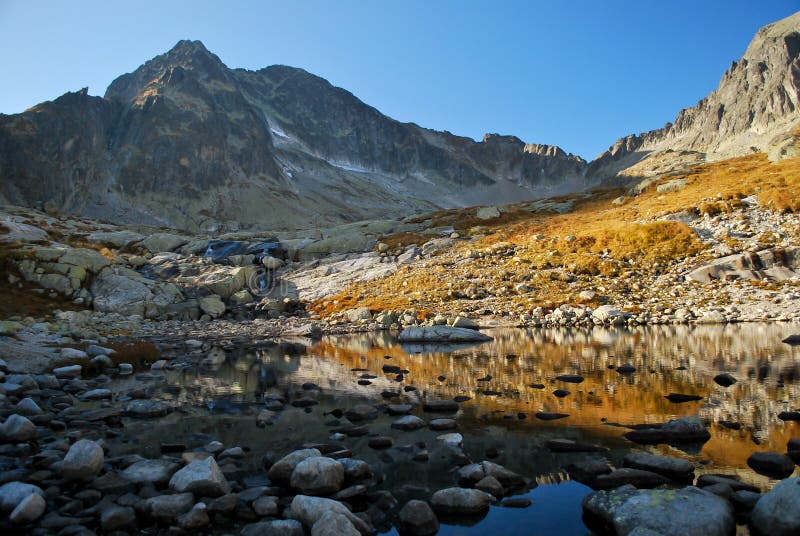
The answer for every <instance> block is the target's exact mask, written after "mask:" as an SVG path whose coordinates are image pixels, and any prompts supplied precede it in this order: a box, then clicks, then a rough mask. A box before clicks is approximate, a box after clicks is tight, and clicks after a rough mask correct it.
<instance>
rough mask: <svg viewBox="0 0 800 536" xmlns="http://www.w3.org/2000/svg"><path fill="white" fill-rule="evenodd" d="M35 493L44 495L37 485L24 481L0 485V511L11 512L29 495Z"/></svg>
mask: <svg viewBox="0 0 800 536" xmlns="http://www.w3.org/2000/svg"><path fill="white" fill-rule="evenodd" d="M32 493H35V494H37V495H41V496H42V497H44V491H42V488H40V487H39V486H34V485H33V484H27V483H25V482H7V483H5V484H3V485H2V486H0V513H6V512H11V511H12V510H14V509H15V508H16V507H17V506H19V504H20V503H21V502H22V501H23V500H25V499H26V498H27V497H28V496H29V495H31V494H32Z"/></svg>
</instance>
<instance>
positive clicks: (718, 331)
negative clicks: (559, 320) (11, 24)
mask: <svg viewBox="0 0 800 536" xmlns="http://www.w3.org/2000/svg"><path fill="white" fill-rule="evenodd" d="M793 332H800V327H799V326H797V325H790V324H738V325H725V326H709V325H704V326H686V325H676V326H652V327H646V328H637V329H633V330H617V329H614V330H607V329H591V330H586V329H541V330H502V331H496V332H493V333H492V335H493V336H494V337H495V340H494V341H493V342H491V343H487V344H482V345H479V346H474V347H470V348H466V349H459V350H456V351H450V352H434V353H427V354H411V355H409V354H408V353H406V352H405V351H404V350H403V348H402V347H401V346H400V345H399V344H398V343H397V342H396V339H395V338H394V337H393V336H392V335H391V334H389V333H386V332H382V333H376V334H375V333H373V334H360V335H353V336H348V337H329V338H326V339H324V340H323V341H321V342H319V343H317V344H315V345H313V346H311V347H310V348H308V349H307V353H306V355H297V352H296V351H291V352H289V351H287V349H286V348H285V347H282V346H278V345H273V346H271V347H267V348H261V349H258V350H248V351H245V350H241V351H234V352H229V353H228V354H227V359H226V360H225V362H224V363H222V364H221V365H220V366H219V367H218V368H217V369H216V370H214V371H202V370H195V369H189V370H187V371H184V372H174V371H173V372H170V373H169V375H168V380H169V381H170V382H171V383H173V384H181V385H183V386H185V387H186V388H185V389H183V390H181V391H180V393H179V394H177V395H176V397H178V398H179V399H180V401H182V402H186V403H195V404H203V403H205V401H207V400H208V399H212V398H215V397H217V398H219V397H227V398H229V399H233V400H237V401H240V402H256V401H259V400H260V399H261V398H262V397H263V395H264V394H270V393H274V394H281V395H283V396H287V397H288V398H296V397H298V396H306V397H307V396H320V395H319V393H318V392H317V391H305V392H303V391H301V390H300V386H301V385H302V384H303V383H305V382H313V383H315V384H317V385H319V387H320V388H321V389H322V393H323V396H332V397H334V399H341V397H364V398H368V399H372V400H379V399H380V398H381V393H382V392H385V391H394V392H395V393H397V395H398V397H399V399H402V400H406V401H409V402H415V403H416V402H420V401H421V400H422V399H424V398H430V397H448V398H452V397H455V396H469V397H471V398H472V399H471V400H470V401H468V402H466V403H464V404H463V405H462V406H463V411H462V413H463V415H462V416H461V418H460V423H461V425H462V427H463V428H465V429H475V430H479V429H480V428H481V427H483V426H486V425H487V424H492V425H498V426H502V427H505V428H506V429H513V430H516V431H520V432H522V433H533V432H536V433H540V432H542V431H544V432H546V433H551V434H552V433H556V432H558V433H560V434H562V435H564V434H567V435H569V434H570V433H572V432H570V430H573V431H574V430H581V429H583V430H584V431H585V432H586V433H590V434H591V435H592V436H593V437H600V438H602V437H606V438H608V439H609V440H611V441H618V440H617V439H616V438H618V437H619V436H620V435H621V434H622V433H623V432H624V431H625V430H624V429H621V428H617V427H611V426H607V425H605V424H603V423H604V421H605V420H607V421H613V422H619V423H623V424H633V423H641V422H662V421H665V420H668V419H671V418H675V417H680V416H685V415H695V414H699V415H700V416H701V417H702V418H704V419H706V420H707V421H709V422H712V423H719V422H721V421H725V422H728V423H736V424H738V425H740V426H741V429H740V430H732V429H729V428H726V427H724V426H719V425H714V426H713V427H712V439H711V441H709V442H708V443H707V444H706V445H705V446H704V447H703V450H702V452H701V457H704V458H710V459H712V460H714V461H715V462H716V463H718V464H722V465H725V466H733V467H744V466H745V460H746V458H747V456H749V454H750V453H752V452H753V451H754V450H765V449H770V450H777V451H784V450H785V445H786V441H787V440H788V439H789V438H790V437H797V436H800V429H799V428H800V427H798V426H797V423H785V422H783V421H781V420H779V419H778V418H777V414H778V413H779V412H780V411H784V410H787V409H794V408H796V407H797V406H798V405H800V402H798V401H799V400H800V373H799V371H800V348H793V347H791V346H788V345H785V344H783V343H781V342H780V341H781V340H782V339H783V338H784V337H785V336H786V335H788V334H790V333H793ZM623 363H630V364H631V365H633V366H634V367H636V372H635V373H633V374H630V375H623V374H619V373H618V372H617V371H616V370H615V368H609V367H617V366H619V365H621V364H623ZM386 364H391V365H394V366H398V367H400V368H401V369H406V370H408V371H409V372H408V373H407V374H405V375H404V376H403V378H402V381H401V382H398V381H396V377H395V375H394V374H384V373H383V372H382V367H383V366H384V365H386ZM353 369H364V371H366V372H367V373H368V374H369V375H370V376H376V377H375V378H369V380H368V381H369V382H371V383H370V384H369V385H359V384H358V380H359V379H363V378H362V374H364V371H354V370H353ZM720 372H729V373H730V374H732V375H733V376H734V377H736V378H737V379H738V380H739V382H738V383H736V384H735V385H733V386H731V387H729V388H727V389H726V388H722V387H720V386H718V385H717V384H715V383H714V381H713V377H714V375H715V374H718V373H720ZM565 373H571V374H575V373H577V374H581V375H582V376H583V377H584V378H585V381H584V382H582V383H580V384H570V383H564V382H561V381H556V380H555V377H556V376H557V375H559V374H565ZM440 376H444V377H445V378H446V379H445V380H444V381H440V380H439V379H438V378H439V377H440ZM488 378H491V379H488ZM480 380H487V381H480ZM533 384H544V388H543V389H537V388H535V387H531V386H532V385H533ZM406 386H413V387H415V388H416V390H414V391H408V392H407V391H405V390H404V387H406ZM556 388H562V389H566V390H568V391H570V392H571V393H570V395H569V396H567V397H565V398H557V397H555V396H553V394H552V392H553V390H554V389H556ZM670 392H676V393H688V394H697V395H700V396H702V397H703V400H702V401H701V402H690V403H685V404H673V403H671V402H669V401H668V400H667V399H666V398H664V395H666V394H668V393H670ZM341 403H342V405H344V406H346V405H347V403H346V402H344V401H343V400H341ZM537 411H555V412H563V413H568V414H569V415H570V417H569V418H568V419H564V420H562V421H554V422H550V423H543V422H541V421H537V420H536V419H534V418H532V415H533V413H535V412H537ZM519 413H523V414H524V415H525V416H526V417H527V418H526V419H524V420H521V419H519V418H518V414H519ZM526 430H527V432H525V431H526Z"/></svg>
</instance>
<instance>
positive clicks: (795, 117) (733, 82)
mask: <svg viewBox="0 0 800 536" xmlns="http://www.w3.org/2000/svg"><path fill="white" fill-rule="evenodd" d="M798 126H800V13H795V14H794V15H792V16H790V17H787V18H785V19H783V20H780V21H778V22H775V23H773V24H769V25H767V26H765V27H763V28H761V29H760V30H759V31H758V33H757V34H756V35H755V37H754V38H753V41H752V42H751V43H750V45H749V46H748V47H747V51H746V52H745V53H744V56H742V58H741V59H740V60H739V61H735V62H733V64H732V65H731V67H730V68H729V69H728V70H727V71H726V72H725V74H724V75H723V76H722V80H721V81H720V84H719V87H718V88H717V89H716V90H714V91H713V92H712V93H711V94H710V95H708V96H707V97H705V98H704V99H702V100H701V101H700V102H698V103H697V105H696V106H694V107H693V108H687V109H684V110H681V111H680V113H679V114H678V116H677V117H676V119H675V122H674V123H669V124H667V125H666V126H665V127H664V128H661V129H658V130H652V131H650V132H645V133H643V134H639V135H630V136H626V137H624V138H621V139H619V140H617V141H616V142H615V143H614V145H612V146H611V147H610V148H609V149H608V150H607V151H606V152H604V153H603V154H601V155H600V156H599V157H598V158H597V159H596V160H594V161H593V162H592V163H591V165H590V166H589V170H588V174H589V175H592V176H605V177H609V176H614V175H617V174H619V175H622V176H648V175H655V174H660V173H667V172H673V171H680V170H683V169H686V168H687V167H688V166H689V165H691V164H695V163H700V162H704V161H716V160H721V159H725V158H731V157H736V156H743V155H746V154H751V153H753V152H757V151H762V152H768V153H769V154H770V156H771V157H772V158H773V159H778V158H782V157H787V156H789V157H794V156H800V153H798V149H797V146H796V144H795V141H796V138H795V136H794V133H795V132H796V130H797V128H798ZM676 153H677V154H676Z"/></svg>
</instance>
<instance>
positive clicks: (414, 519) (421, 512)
mask: <svg viewBox="0 0 800 536" xmlns="http://www.w3.org/2000/svg"><path fill="white" fill-rule="evenodd" d="M398 519H399V522H400V528H401V530H402V533H403V534H411V535H414V536H428V535H431V534H436V533H437V532H439V520H438V519H437V518H436V514H434V513H433V509H432V508H431V507H430V505H429V504H428V503H426V502H425V501H419V500H416V499H415V500H411V501H408V502H407V503H406V504H405V506H403V508H401V509H400V513H399V514H398Z"/></svg>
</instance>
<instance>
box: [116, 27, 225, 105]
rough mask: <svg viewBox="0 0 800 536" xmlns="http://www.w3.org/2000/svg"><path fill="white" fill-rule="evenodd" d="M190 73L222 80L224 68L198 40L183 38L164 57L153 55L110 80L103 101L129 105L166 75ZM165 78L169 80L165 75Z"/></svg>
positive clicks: (220, 61)
mask: <svg viewBox="0 0 800 536" xmlns="http://www.w3.org/2000/svg"><path fill="white" fill-rule="evenodd" d="M174 70H178V71H181V70H183V71H191V72H193V73H195V76H196V77H207V78H217V77H224V76H225V74H224V73H225V71H226V70H227V67H226V66H225V64H224V63H222V60H220V59H219V57H217V56H216V55H215V54H213V53H212V52H210V51H209V50H208V49H207V48H206V47H205V45H204V44H203V43H202V42H201V41H191V40H188V39H183V40H181V41H178V42H177V43H176V44H175V46H174V47H172V48H171V49H169V50H168V51H167V52H165V53H164V54H161V55H159V56H156V57H155V58H153V59H151V60H150V61H148V62H146V63H145V64H144V65H141V66H140V67H139V68H138V69H136V70H135V71H134V72H132V73H128V74H124V75H122V76H120V77H119V78H117V79H116V80H114V81H113V82H112V83H111V85H110V86H108V89H107V90H106V94H105V98H107V99H111V100H116V101H120V102H130V101H132V100H135V99H136V98H138V95H139V93H140V92H141V91H142V89H143V88H144V87H146V86H148V85H149V84H152V83H153V82H154V81H156V80H159V79H161V78H163V77H165V75H168V74H169V73H170V72H172V71H174ZM165 79H169V77H168V76H167V77H166V78H165Z"/></svg>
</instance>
